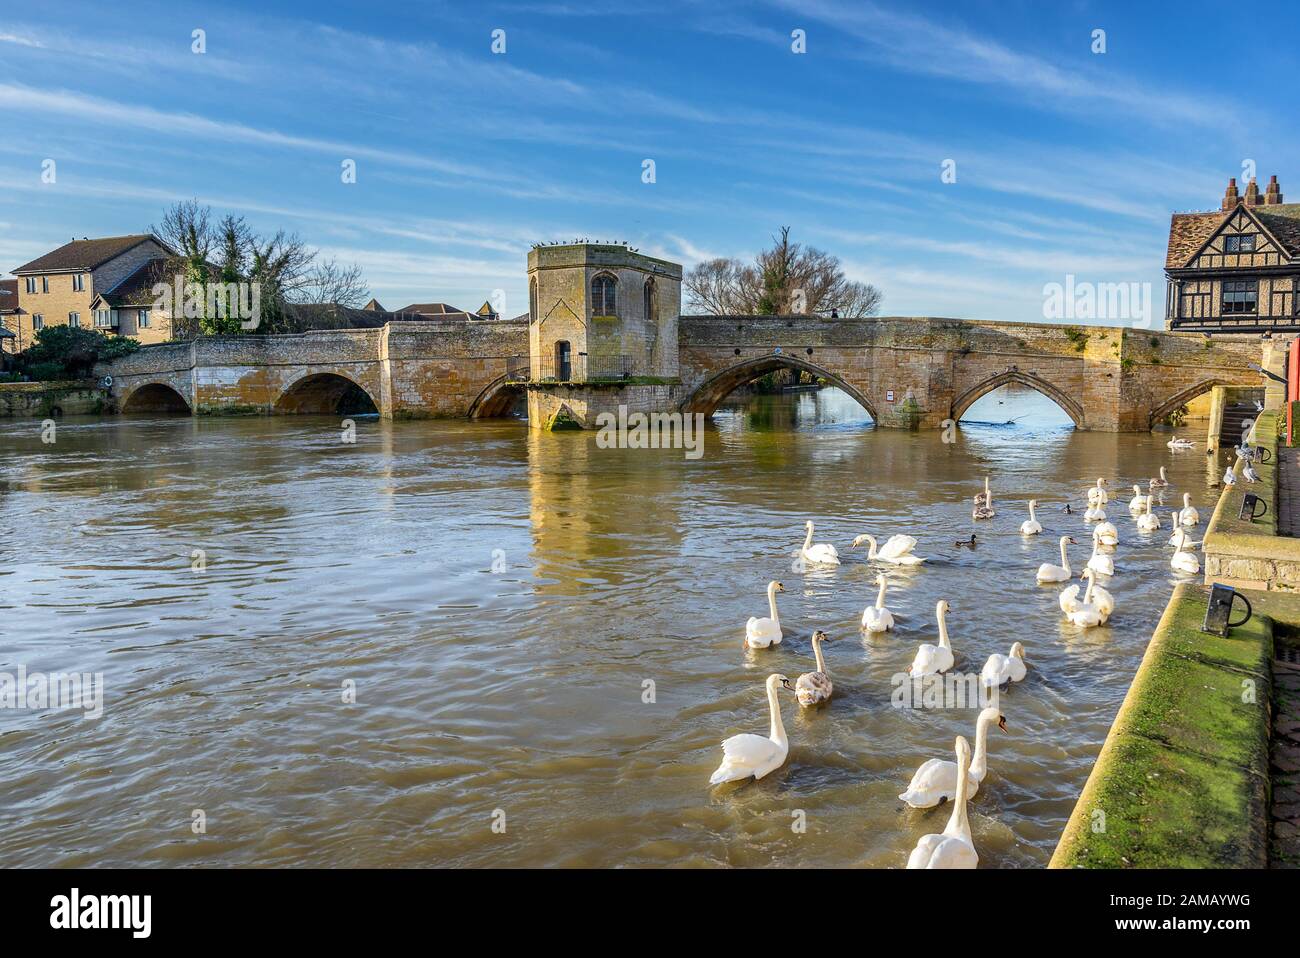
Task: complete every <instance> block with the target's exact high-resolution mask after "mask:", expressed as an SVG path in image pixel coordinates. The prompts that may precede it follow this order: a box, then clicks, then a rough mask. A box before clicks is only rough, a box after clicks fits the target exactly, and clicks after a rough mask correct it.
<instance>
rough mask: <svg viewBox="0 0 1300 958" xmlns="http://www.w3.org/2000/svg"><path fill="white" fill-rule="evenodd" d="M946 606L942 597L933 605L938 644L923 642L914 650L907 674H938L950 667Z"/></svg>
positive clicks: (951, 657) (951, 661) (950, 650)
mask: <svg viewBox="0 0 1300 958" xmlns="http://www.w3.org/2000/svg"><path fill="white" fill-rule="evenodd" d="M948 608H949V606H948V603H947V602H946V601H945V600H944V599H940V600H939V602H938V604H937V605H936V606H935V607H934V615H935V618H937V619H938V620H939V644H938V645H932V644H931V643H929V642H923V643H922V644H921V646H920V647H919V648H918V649H917V650H916V658H914V659H912V664H911V666H909V667H908V670H907V671H908V673H909V674H911V675H913V676H918V675H938V674H939V673H940V672H947V671H948V670H949V669H950V668H952V663H953V656H952V645H951V644H950V643H949V642H948Z"/></svg>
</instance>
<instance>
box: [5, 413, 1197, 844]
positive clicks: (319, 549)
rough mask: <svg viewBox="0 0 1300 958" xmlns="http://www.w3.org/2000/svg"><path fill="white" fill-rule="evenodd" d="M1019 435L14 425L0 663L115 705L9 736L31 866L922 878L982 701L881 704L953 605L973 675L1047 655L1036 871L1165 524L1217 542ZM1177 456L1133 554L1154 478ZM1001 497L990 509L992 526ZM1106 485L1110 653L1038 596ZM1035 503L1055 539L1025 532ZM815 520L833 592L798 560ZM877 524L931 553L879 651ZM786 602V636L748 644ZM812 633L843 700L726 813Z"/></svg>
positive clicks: (1008, 809) (1056, 447) (410, 425)
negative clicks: (59, 674) (71, 682)
mask: <svg viewBox="0 0 1300 958" xmlns="http://www.w3.org/2000/svg"><path fill="white" fill-rule="evenodd" d="M1013 417H1014V418H1016V419H1017V421H1016V422H1015V423H1013V424H1009V425H993V424H991V423H988V422H983V423H981V422H967V423H965V424H964V425H963V428H962V430H961V431H960V434H959V436H958V437H957V441H956V442H953V443H945V442H944V441H943V437H942V436H941V435H940V434H938V433H935V432H916V433H911V432H901V431H894V430H883V429H875V428H874V427H873V426H872V425H871V423H870V421H869V419H867V417H866V414H865V413H864V412H863V411H862V410H861V409H860V407H858V406H857V405H855V404H854V403H853V402H852V400H850V399H849V398H848V397H847V396H846V395H844V394H843V393H840V392H838V391H836V390H826V391H822V392H817V393H810V392H808V393H797V394H787V395H782V396H754V397H749V398H746V399H745V400H743V401H741V402H739V403H738V404H737V405H733V406H728V407H724V408H723V409H722V410H720V411H719V413H718V414H717V416H716V417H715V420H714V423H713V425H712V426H710V428H709V430H708V432H707V433H706V436H705V442H704V452H703V456H702V457H701V458H699V459H698V460H695V461H691V460H688V459H687V458H686V457H685V456H684V455H683V453H682V451H680V450H634V449H625V450H616V449H602V448H598V446H597V444H596V441H595V437H594V434H592V433H560V434H554V435H539V434H536V433H532V432H530V431H529V430H528V429H527V428H526V427H525V426H523V425H521V424H519V423H517V422H511V421H486V422H384V421H380V420H378V419H376V418H365V417H361V418H358V419H357V420H356V441H355V443H346V442H343V441H341V431H340V423H339V421H338V419H337V418H334V419H329V418H318V417H276V418H237V419H221V418H218V419H204V418H198V419H190V418H127V417H122V418H105V419H91V418H85V419H75V418H69V419H67V420H63V421H61V422H60V424H59V426H58V431H57V434H56V441H55V442H54V443H52V444H47V443H43V442H42V441H41V423H40V422H39V421H38V420H22V419H17V420H0V671H8V672H10V673H13V672H14V671H15V670H16V669H17V668H18V667H19V666H24V667H26V669H27V670H28V671H29V672H35V671H38V670H43V671H46V672H51V671H79V672H88V673H96V672H102V673H103V681H104V689H105V692H104V705H103V715H102V717H100V718H98V719H91V718H86V717H83V715H82V713H81V712H78V711H54V710H44V711H40V710H30V709H29V710H14V709H0V780H3V782H4V783H5V784H4V793H5V794H4V800H3V802H0V833H2V834H4V836H5V839H4V849H5V852H6V856H5V857H6V862H7V863H9V864H10V865H25V866H48V865H62V866H132V865H198V864H213V865H315V866H340V867H343V866H383V867H390V866H429V865H457V866H492V865H500V866H539V865H562V866H618V865H630V866H660V865H673V866H691V865H736V866H773V865H776V866H818V865H835V866H848V865H864V866H894V867H898V866H902V865H903V864H905V862H906V859H907V855H908V853H909V851H910V850H911V848H912V847H913V845H914V844H915V842H916V840H917V838H918V837H919V836H921V835H923V834H925V833H926V832H931V831H941V830H942V829H943V826H944V823H945V822H946V820H947V815H948V809H947V806H945V807H942V808H940V809H934V810H930V811H928V812H921V811H915V810H911V809H908V808H907V807H905V806H904V805H903V804H902V803H901V802H900V801H899V800H898V798H897V795H898V793H899V792H901V791H902V790H903V788H904V787H905V786H906V784H907V782H908V780H909V779H910V777H911V774H912V772H913V771H914V770H915V768H916V767H917V766H918V765H919V764H920V763H921V762H922V761H924V760H925V759H927V758H930V757H934V756H938V757H944V758H951V749H952V742H953V737H954V735H956V734H958V733H961V734H965V735H967V736H968V737H969V738H971V740H972V742H973V732H974V729H973V725H974V715H975V712H974V711H970V710H959V709H948V710H935V709H917V710H906V709H898V708H894V707H892V705H891V693H892V692H893V689H894V686H893V684H892V682H891V679H892V677H893V676H895V675H896V674H897V673H899V672H900V671H903V670H905V669H906V667H907V666H908V664H910V662H911V660H912V656H913V654H914V652H915V648H916V646H917V644H918V643H919V642H922V641H933V640H934V636H935V633H936V627H935V621H934V606H935V602H936V601H937V600H938V599H940V598H946V599H947V600H948V601H949V602H950V603H951V606H952V612H951V615H950V617H949V627H950V630H951V634H952V642H953V646H954V648H955V650H956V656H957V665H956V668H957V669H958V670H972V671H978V670H979V668H980V666H981V665H982V664H983V662H984V660H985V658H986V657H987V656H988V655H989V654H991V653H993V652H1006V651H1007V649H1008V647H1009V646H1010V644H1011V643H1012V642H1013V641H1016V640H1021V641H1023V642H1024V644H1025V646H1026V649H1027V661H1028V665H1029V674H1028V677H1027V678H1026V679H1025V681H1024V682H1022V683H1019V684H1018V685H1016V686H1014V687H1013V688H1012V689H1011V690H1010V691H1009V692H1007V693H1006V694H1004V695H1003V697H1002V700H1001V708H1002V712H1003V714H1004V715H1005V716H1006V720H1007V725H1008V734H1002V733H1001V732H998V731H996V730H995V731H994V732H993V733H992V736H991V739H990V759H989V766H990V772H989V776H988V778H986V779H985V781H984V784H983V786H982V788H981V789H980V792H979V794H978V796H977V797H976V798H975V799H974V800H973V802H972V803H971V823H972V828H973V831H974V838H975V845H976V847H977V849H978V851H979V854H980V858H981V865H982V866H990V867H999V866H1001V867H1017V866H1042V865H1044V864H1045V863H1046V861H1047V859H1048V858H1049V857H1050V855H1051V851H1052V849H1053V847H1054V845H1055V842H1056V840H1057V837H1058V836H1059V834H1060V831H1061V828H1062V826H1063V825H1064V823H1065V820H1066V818H1067V816H1068V814H1069V812H1070V811H1071V809H1072V807H1073V805H1074V802H1075V799H1076V797H1077V795H1078V793H1079V790H1080V788H1081V787H1082V785H1083V783H1084V781H1085V780H1086V778H1087V775H1088V772H1089V769H1090V767H1091V764H1092V762H1093V760H1094V758H1095V756H1096V754H1097V752H1098V750H1099V749H1100V747H1101V743H1102V740H1103V739H1104V737H1105V735H1106V731H1107V729H1108V728H1109V726H1110V723H1111V720H1112V719H1113V717H1114V715H1115V712H1116V709H1117V708H1118V706H1119V704H1120V702H1121V701H1122V699H1123V697H1124V694H1125V691H1126V690H1127V687H1128V684H1129V682H1130V681H1131V678H1132V675H1133V673H1134V670H1135V668H1136V666H1137V664H1138V662H1139V660H1140V658H1141V656H1142V653H1143V650H1144V648H1145V646H1146V643H1147V640H1148V638H1149V636H1150V634H1151V631H1152V629H1153V627H1154V625H1155V623H1156V621H1157V619H1158V617H1159V615H1160V612H1161V611H1162V609H1163V607H1164V605H1165V603H1166V601H1167V600H1168V596H1169V593H1170V589H1171V586H1172V583H1173V582H1174V581H1175V576H1174V574H1173V573H1172V572H1171V570H1170V568H1169V564H1168V558H1169V555H1170V550H1169V549H1168V548H1167V547H1166V546H1165V541H1166V539H1167V538H1168V535H1169V520H1168V511H1169V509H1171V508H1173V507H1174V505H1175V504H1179V505H1180V504H1181V496H1182V493H1183V492H1184V491H1189V492H1191V493H1192V498H1193V502H1194V503H1195V504H1196V505H1198V506H1199V507H1201V510H1202V515H1203V516H1204V517H1206V518H1208V513H1209V507H1210V504H1211V503H1212V499H1211V496H1210V494H1209V493H1208V491H1207V483H1208V481H1209V480H1210V479H1212V478H1213V476H1214V473H1215V472H1216V468H1215V466H1214V465H1213V464H1207V462H1206V458H1205V456H1204V455H1203V452H1201V451H1192V452H1181V453H1174V452H1171V451H1170V450H1168V449H1167V448H1166V446H1165V439H1166V438H1167V435H1163V434H1158V433H1157V434H1152V435H1112V434H1103V433H1095V434H1090V433H1080V432H1075V431H1074V430H1073V429H1072V428H1070V426H1069V423H1068V420H1066V419H1065V418H1064V417H1063V416H1062V415H1061V414H1060V412H1059V410H1057V409H1056V407H1055V406H1054V405H1052V404H1051V402H1050V401H1048V400H1046V399H1044V398H1043V397H1040V396H1038V395H1037V394H1035V393H1023V392H1017V391H1013V390H1011V389H1002V390H999V391H997V392H995V393H993V394H990V395H989V396H988V397H986V398H985V399H983V400H981V402H980V403H979V404H977V405H976V406H975V407H972V409H971V410H970V412H969V413H968V419H972V420H975V419H991V420H995V421H997V422H999V423H1004V422H1005V421H1006V420H1008V419H1011V418H1013ZM1203 430H1204V426H1203V424H1199V423H1198V424H1194V425H1192V426H1189V427H1188V428H1187V429H1186V430H1184V432H1186V434H1188V435H1189V436H1191V437H1192V438H1194V439H1196V440H1197V441H1198V442H1202V443H1203V439H1204V432H1203ZM1162 464H1163V465H1166V466H1168V468H1169V477H1170V480H1171V485H1170V487H1169V490H1168V492H1167V494H1166V495H1165V497H1164V500H1165V502H1166V503H1169V505H1168V507H1167V508H1166V509H1165V510H1164V516H1163V522H1164V526H1165V528H1164V530H1163V531H1162V532H1160V533H1158V534H1157V535H1155V536H1148V537H1143V536H1140V535H1139V534H1138V533H1137V532H1136V529H1135V527H1134V523H1133V521H1132V520H1131V519H1130V517H1129V515H1128V510H1127V502H1128V499H1129V497H1130V496H1131V495H1132V492H1131V490H1129V489H1128V488H1127V486H1131V485H1132V484H1133V483H1134V482H1137V481H1141V482H1142V483H1143V485H1144V486H1145V482H1146V479H1147V478H1148V477H1150V476H1152V475H1155V474H1156V471H1157V469H1158V467H1159V466H1160V465H1162ZM985 475H989V476H991V477H992V481H993V488H994V494H995V505H996V507H997V510H998V515H997V517H996V518H995V519H994V520H992V521H988V522H980V523H974V522H973V521H972V519H971V517H970V497H971V496H972V495H973V494H974V493H975V492H976V491H978V489H979V488H980V484H981V482H982V480H983V477H984V476H985ZM1097 476H1106V477H1108V478H1109V479H1111V480H1112V486H1111V489H1112V494H1114V495H1115V497H1116V499H1115V500H1113V501H1112V504H1111V505H1110V506H1109V507H1108V512H1109V513H1110V518H1111V519H1112V521H1114V522H1115V524H1116V525H1117V526H1118V527H1119V529H1120V535H1121V543H1120V547H1119V549H1118V552H1117V553H1116V564H1117V566H1118V567H1119V568H1118V574H1117V576H1116V577H1115V579H1114V580H1113V581H1112V582H1111V583H1110V584H1109V588H1110V590H1111V591H1112V592H1113V594H1114V595H1115V598H1116V601H1117V604H1118V605H1117V609H1116V612H1115V614H1114V616H1113V617H1112V619H1111V620H1110V623H1109V624H1108V625H1107V626H1105V627H1103V628H1099V629H1093V630H1089V631H1086V632H1083V631H1080V630H1079V629H1077V628H1075V627H1074V626H1072V625H1070V624H1068V623H1066V622H1064V621H1063V620H1062V617H1061V614H1060V610H1059V608H1058V606H1057V593H1058V591H1059V587H1040V586H1037V585H1036V584H1035V581H1034V572H1035V569H1036V568H1037V566H1038V565H1039V563H1041V562H1048V561H1058V549H1057V546H1056V538H1057V536H1058V535H1060V534H1065V533H1070V534H1073V535H1075V536H1076V537H1077V538H1078V539H1079V543H1080V544H1079V545H1078V546H1075V547H1073V549H1072V551H1071V558H1072V560H1073V563H1074V566H1075V568H1076V569H1079V568H1082V566H1083V564H1084V563H1085V562H1086V560H1087V557H1088V552H1089V547H1088V545H1086V543H1090V537H1089V534H1088V529H1087V527H1086V526H1085V524H1084V522H1083V518H1082V515H1080V514H1075V515H1068V516H1067V515H1066V514H1065V513H1064V511H1063V503H1064V502H1065V501H1066V500H1067V499H1069V500H1071V501H1073V502H1074V503H1075V505H1076V508H1077V507H1078V504H1079V503H1080V502H1081V500H1082V492H1083V490H1084V489H1085V487H1086V486H1088V485H1090V484H1092V483H1093V482H1094V481H1095V479H1096V477H1097ZM1030 496H1034V497H1037V498H1038V499H1039V500H1040V502H1041V503H1042V505H1041V507H1040V511H1039V518H1040V520H1041V521H1042V523H1043V525H1044V526H1045V527H1046V528H1047V533H1046V534H1045V535H1042V536H1039V537H1035V538H1031V539H1023V538H1022V537H1021V536H1020V535H1019V534H1018V532H1017V530H1018V527H1019V525H1020V522H1021V521H1022V520H1023V519H1024V518H1026V515H1025V510H1024V502H1025V500H1027V499H1028V498H1029V497H1030ZM809 518H811V519H813V520H814V521H815V522H816V523H817V535H816V539H817V541H819V542H821V541H828V542H832V543H834V544H835V545H836V546H837V547H838V548H839V551H840V553H841V555H844V556H845V557H846V560H847V561H846V562H845V563H844V564H843V565H841V566H839V567H838V568H833V569H829V570H809V571H806V572H799V571H796V570H794V569H792V567H791V553H792V552H793V551H794V550H795V549H796V548H797V547H798V545H799V544H800V542H801V540H802V538H803V523H804V521H805V520H806V519H809ZM1203 528H1204V527H1203V526H1202V529H1203ZM972 531H974V532H975V533H976V534H977V536H978V545H977V547H976V548H975V549H973V550H972V549H961V548H957V547H956V545H955V542H956V541H957V540H959V539H967V538H968V537H969V536H970V535H971V533H972ZM862 532H871V533H873V534H875V535H876V536H877V537H881V538H883V537H888V536H889V535H891V534H893V533H897V532H906V533H911V534H914V535H916V536H917V537H918V538H919V539H920V545H919V546H918V547H917V552H918V553H919V554H922V555H925V556H927V557H929V559H930V561H929V562H927V563H926V564H925V565H924V566H922V567H919V568H917V569H914V570H910V571H899V570H893V571H891V572H890V582H891V586H890V593H889V598H888V602H887V604H888V605H889V607H890V608H891V609H893V611H894V612H895V614H896V615H897V616H898V619H899V626H898V629H897V630H896V631H894V632H892V633H889V634H887V635H885V636H874V637H871V638H864V637H863V635H862V634H861V633H860V631H859V626H858V621H859V618H860V616H861V613H862V609H863V607H864V606H865V605H867V604H869V603H870V602H872V601H874V597H875V591H876V588H875V585H874V578H875V575H876V572H877V571H878V569H877V567H876V566H875V565H874V564H872V563H868V562H866V561H864V555H863V550H849V549H848V544H849V542H850V541H851V540H852V538H853V537H854V536H855V535H857V534H858V533H862ZM1198 538H1199V536H1198ZM197 550H201V552H200V551H197ZM770 579H779V580H781V581H782V582H783V583H784V584H785V588H786V591H785V593H784V594H783V595H781V596H780V597H779V602H780V609H781V616H782V622H783V625H784V627H785V630H786V641H785V643H784V644H783V645H782V646H780V647H779V648H776V649H771V650H765V651H750V650H746V649H745V648H742V641H741V640H742V637H743V633H744V623H745V620H746V619H747V618H748V617H749V616H751V615H766V614H767V612H766V597H765V595H764V590H765V587H766V585H767V582H768V580H770ZM814 628H819V629H822V630H824V631H825V632H826V633H827V634H828V635H829V637H830V638H831V640H832V641H830V642H828V643H827V644H826V648H825V652H826V658H827V665H828V667H829V670H830V672H831V673H832V675H833V677H834V681H835V687H836V694H835V698H834V700H833V701H832V702H831V703H830V704H829V705H828V706H826V707H824V708H821V709H817V710H811V711H805V712H801V710H800V709H799V707H798V705H797V704H796V703H795V701H794V698H793V696H790V695H785V696H783V705H784V716H785V723H786V727H787V730H788V732H789V735H790V740H791V748H790V756H789V760H788V761H787V763H786V764H785V766H784V767H782V768H781V769H779V770H778V771H776V772H774V773H772V774H771V775H769V776H768V777H767V778H765V779H763V780H762V781H761V782H757V783H750V784H747V785H743V786H735V785H732V786H722V787H717V788H711V787H710V786H709V784H708V779H709V774H710V772H711V771H712V770H713V768H714V767H715V766H716V765H717V764H718V760H719V758H720V756H721V750H720V748H719V743H720V742H721V740H722V739H723V738H725V737H726V736H729V735H732V734H734V733H736V732H745V731H752V732H763V733H765V732H766V730H767V722H768V719H767V703H766V699H765V696H764V691H763V680H764V678H765V676H766V675H767V674H768V673H769V672H773V671H780V672H783V673H784V674H786V675H788V676H790V677H791V679H793V678H794V677H795V676H797V675H798V674H799V673H801V672H804V671H811V670H812V668H813V662H812V655H811V650H810V647H809V642H808V638H809V635H810V633H811V631H812V630H813V629H814ZM648 682H652V683H653V686H650V685H647V683H648ZM647 689H652V690H653V695H651V694H650V692H649V691H647ZM353 698H354V699H355V701H352V699H353ZM647 698H653V701H646V699H647ZM800 822H802V824H803V827H802V828H800V827H798V823H800Z"/></svg>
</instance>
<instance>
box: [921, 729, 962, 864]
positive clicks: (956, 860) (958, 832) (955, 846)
mask: <svg viewBox="0 0 1300 958" xmlns="http://www.w3.org/2000/svg"><path fill="white" fill-rule="evenodd" d="M955 745H956V751H957V790H956V793H955V794H954V796H953V804H952V817H950V818H949V819H948V826H947V827H946V828H945V829H944V830H943V834H941V835H922V836H921V840H920V841H918V842H917V843H916V847H915V848H914V849H912V854H911V855H909V856H908V858H907V867H908V868H975V867H977V866H978V865H979V862H980V857H979V855H978V854H977V853H976V851H975V843H974V842H973V841H972V840H971V834H970V820H969V819H968V818H967V816H966V798H967V792H968V791H969V790H970V781H969V772H970V743H969V742H967V741H966V739H964V738H962V737H961V736H960V735H958V736H957V741H956V743H955Z"/></svg>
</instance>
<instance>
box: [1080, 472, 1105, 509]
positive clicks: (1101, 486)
mask: <svg viewBox="0 0 1300 958" xmlns="http://www.w3.org/2000/svg"><path fill="white" fill-rule="evenodd" d="M1085 494H1086V495H1087V496H1088V505H1090V506H1104V505H1105V504H1106V503H1108V502H1110V495H1109V494H1108V493H1107V492H1106V480H1105V479H1103V478H1101V477H1100V476H1098V477H1097V484H1096V485H1095V486H1089V487H1088V488H1087V490H1086V493H1085Z"/></svg>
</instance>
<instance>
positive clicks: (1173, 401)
mask: <svg viewBox="0 0 1300 958" xmlns="http://www.w3.org/2000/svg"><path fill="white" fill-rule="evenodd" d="M1236 385H1239V383H1234V382H1231V381H1230V380H1227V379H1219V378H1213V377H1212V378H1210V379H1202V380H1201V381H1200V382H1198V383H1196V385H1194V386H1188V387H1187V388H1186V389H1184V390H1182V391H1181V392H1178V393H1175V394H1174V395H1172V396H1170V397H1169V398H1168V399H1167V400H1165V401H1164V402H1162V403H1161V404H1160V405H1159V406H1156V407H1155V408H1154V409H1152V410H1151V415H1150V416H1149V417H1148V420H1147V426H1148V427H1151V428H1154V427H1155V426H1156V425H1157V424H1158V423H1159V422H1160V420H1162V419H1164V418H1165V417H1166V416H1168V415H1169V414H1170V413H1171V412H1173V411H1175V410H1176V409H1181V408H1182V407H1183V406H1186V405H1187V404H1188V403H1189V402H1191V401H1192V400H1193V399H1195V398H1196V397H1197V396H1202V395H1204V394H1205V393H1207V392H1209V391H1210V390H1211V389H1213V388H1214V387H1215V386H1236Z"/></svg>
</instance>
